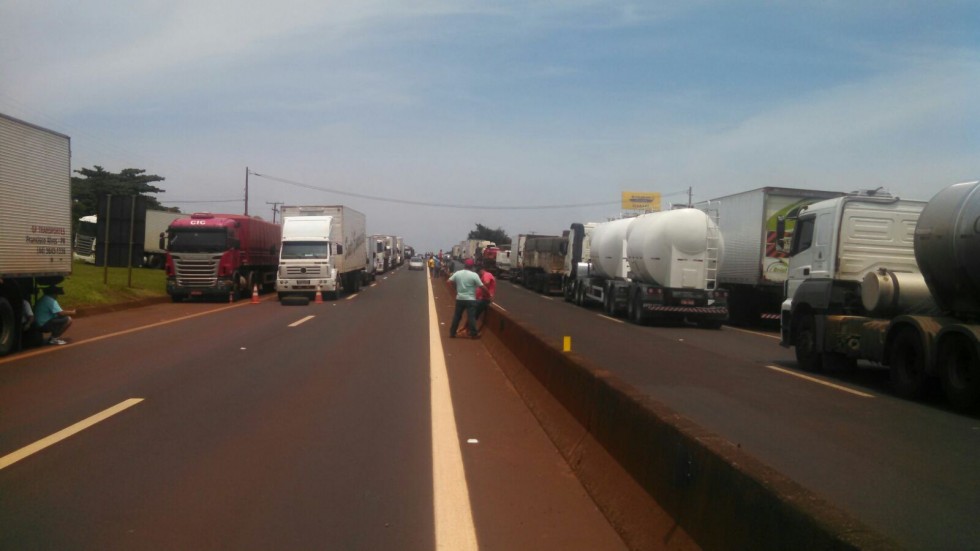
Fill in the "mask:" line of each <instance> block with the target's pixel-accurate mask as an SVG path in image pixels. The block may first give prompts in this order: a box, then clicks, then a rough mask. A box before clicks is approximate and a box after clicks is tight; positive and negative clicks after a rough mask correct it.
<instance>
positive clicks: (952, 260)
mask: <svg viewBox="0 0 980 551" xmlns="http://www.w3.org/2000/svg"><path fill="white" fill-rule="evenodd" d="M821 215H823V216H821ZM800 222H802V223H803V225H802V226H800V225H798V226H797V231H796V233H795V234H794V236H793V244H792V247H791V250H790V254H791V256H790V271H789V274H790V275H789V280H788V282H787V283H788V285H787V297H789V298H788V299H787V300H786V301H785V302H784V303H783V309H782V327H781V344H783V346H792V347H794V349H795V352H796V358H797V363H798V364H799V365H800V367H802V368H803V369H807V370H817V369H821V368H824V367H827V366H841V365H843V366H848V367H851V366H855V365H857V363H856V362H857V360H867V361H870V362H873V363H876V364H881V365H886V366H888V367H889V371H890V375H891V381H892V386H893V388H894V391H895V393H896V394H898V395H899V396H902V397H905V398H913V399H914V398H922V397H925V396H926V395H927V394H928V392H929V390H930V389H931V388H933V387H934V386H935V384H936V382H937V381H938V382H941V384H942V388H943V390H944V391H945V394H946V397H947V399H948V400H949V402H950V403H951V404H952V405H953V406H954V407H956V408H958V409H973V408H975V407H976V406H977V405H980V365H978V363H980V362H978V343H980V325H978V318H980V242H978V241H977V239H978V237H980V182H968V183H963V184H956V185H953V186H950V187H948V188H946V189H944V190H942V191H940V192H939V193H938V194H936V195H935V196H934V197H933V198H932V199H931V200H930V201H929V202H928V203H923V202H921V201H906V200H900V199H898V198H894V197H891V196H888V195H885V196H882V195H881V194H858V195H853V196H847V197H842V198H839V199H833V200H830V201H823V202H821V203H817V204H814V205H811V206H810V207H807V208H806V209H805V210H804V211H802V212H801V213H800ZM798 224H799V223H798ZM819 235H826V236H828V237H829V239H825V240H820V239H814V238H813V236H819Z"/></svg>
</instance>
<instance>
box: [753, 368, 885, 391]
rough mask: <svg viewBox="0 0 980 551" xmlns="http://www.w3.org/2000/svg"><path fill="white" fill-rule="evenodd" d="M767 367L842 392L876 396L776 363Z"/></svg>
mask: <svg viewBox="0 0 980 551" xmlns="http://www.w3.org/2000/svg"><path fill="white" fill-rule="evenodd" d="M766 367H767V368H768V369H772V370H773V371H778V372H780V373H785V374H787V375H792V376H794V377H799V378H800V379H805V380H807V381H810V382H811V383H817V384H818V385H823V386H829V387H830V388H833V389H836V390H840V391H842V392H847V393H848V394H853V395H855V396H860V397H862V398H874V394H867V393H865V392H860V391H857V390H854V389H850V388H847V387H846V386H841V385H835V384H834V383H828V382H827V381H821V380H820V379H817V378H815V377H809V376H807V375H804V374H802V373H797V372H795V371H790V370H788V369H783V368H781V367H776V366H774V365H767V366H766Z"/></svg>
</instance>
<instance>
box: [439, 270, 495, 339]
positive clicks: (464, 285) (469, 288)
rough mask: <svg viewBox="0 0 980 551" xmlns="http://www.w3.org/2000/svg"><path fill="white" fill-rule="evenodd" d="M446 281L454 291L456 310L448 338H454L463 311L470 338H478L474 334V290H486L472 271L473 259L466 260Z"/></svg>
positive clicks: (475, 333)
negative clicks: (460, 268) (461, 267)
mask: <svg viewBox="0 0 980 551" xmlns="http://www.w3.org/2000/svg"><path fill="white" fill-rule="evenodd" d="M448 281H449V283H450V285H452V286H453V287H454V288H455V289H456V310H455V311H454V312H453V322H452V324H451V325H450V326H449V338H455V337H456V330H457V329H459V322H460V319H461V318H462V317H463V311H464V310H465V311H466V323H467V326H468V328H469V332H470V338H471V339H475V338H477V337H479V334H477V332H476V290H477V289H483V290H486V286H484V285H483V281H481V280H480V276H478V275H477V274H476V272H474V271H473V259H472V258H467V259H466V263H465V266H464V267H463V269H462V270H458V271H456V272H454V273H453V275H451V276H449V280H448Z"/></svg>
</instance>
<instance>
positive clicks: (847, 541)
mask: <svg viewBox="0 0 980 551" xmlns="http://www.w3.org/2000/svg"><path fill="white" fill-rule="evenodd" d="M487 315H488V318H487V324H486V328H485V338H484V341H485V344H486V346H487V348H488V349H489V351H490V353H491V354H493V356H494V357H495V359H496V360H497V361H498V364H500V365H501V367H502V369H504V371H505V372H506V373H507V375H508V376H509V377H510V378H511V380H512V381H513V383H514V386H515V388H517V390H518V392H519V393H521V395H522V396H523V397H524V399H525V401H526V402H527V403H528V406H529V407H530V409H531V411H532V412H534V414H535V415H536V416H537V417H538V419H539V421H540V422H541V425H542V427H544V429H545V431H547V432H548V434H549V436H550V437H551V439H552V440H553V441H554V442H555V445H556V446H557V447H558V449H559V450H560V451H561V453H562V454H563V455H564V456H565V459H566V460H567V461H568V463H569V465H570V466H571V467H572V468H573V469H574V470H575V471H576V473H577V475H578V476H579V478H580V480H581V481H582V483H583V485H584V486H585V487H586V489H587V490H588V491H589V493H590V494H591V495H592V497H593V499H594V500H595V501H596V503H597V505H598V506H599V507H600V508H601V509H602V510H603V512H604V513H605V514H606V516H607V518H609V520H610V522H612V523H613V525H614V526H615V527H616V529H617V530H618V531H619V532H620V534H621V535H622V536H623V538H624V540H625V541H626V543H627V544H628V545H629V546H630V547H631V548H634V549H692V548H703V549H746V550H774V551H775V550H785V549H793V550H810V549H812V550H818V549H819V550H823V549H896V548H898V547H899V546H898V545H897V544H896V543H895V542H893V541H891V540H888V539H887V538H885V537H884V536H882V535H880V534H878V533H877V532H874V531H873V530H871V529H870V528H868V527H867V526H865V525H863V524H862V523H860V522H858V521H857V520H856V519H854V518H852V517H850V516H849V515H847V514H845V513H844V512H843V511H841V510H840V509H838V508H836V507H834V506H833V505H832V504H830V503H828V502H826V501H823V500H821V499H820V498H818V497H817V496H815V495H814V494H813V493H812V492H810V491H808V490H806V489H805V488H803V487H802V486H800V485H799V484H797V483H795V482H793V481H792V480H790V479H789V478H787V477H786V476H784V475H782V474H780V473H778V472H776V471H774V470H773V469H771V468H769V467H768V466H766V465H765V464H763V463H761V462H760V461H758V460H757V459H755V458H753V457H752V456H750V455H748V454H746V453H745V452H743V451H741V450H740V449H739V448H738V447H736V446H735V445H733V444H732V443H730V442H728V441H727V440H725V439H724V438H721V437H719V436H717V435H715V434H712V433H710V432H708V431H707V430H705V429H703V428H701V427H700V426H698V425H697V424H695V423H694V422H693V421H691V420H689V419H687V418H685V417H683V416H681V415H679V414H677V413H675V412H673V411H672V410H670V409H669V408H667V407H666V406H664V405H663V404H660V403H658V402H656V401H654V400H653V399H651V398H650V397H648V396H645V395H643V394H642V393H640V392H639V391H637V390H636V389H634V388H633V387H631V386H630V385H628V384H626V383H625V382H624V381H622V380H620V379H618V378H617V377H616V376H615V375H613V374H612V373H610V372H608V371H606V370H604V369H601V368H599V367H598V366H596V365H594V364H592V363H590V362H589V361H588V360H586V359H585V358H582V357H580V356H577V355H576V354H574V353H572V352H562V351H561V349H560V348H559V347H558V346H557V344H556V345H555V346H552V345H550V344H548V343H547V342H546V341H545V340H544V339H543V338H541V337H540V336H538V335H537V334H535V333H534V331H532V330H530V329H529V328H528V327H526V326H525V325H524V324H522V323H520V320H518V319H514V317H513V316H511V315H509V314H506V313H504V312H502V311H500V310H499V309H496V308H491V309H490V310H489V311H488V314H487Z"/></svg>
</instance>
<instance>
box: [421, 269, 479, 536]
mask: <svg viewBox="0 0 980 551" xmlns="http://www.w3.org/2000/svg"><path fill="white" fill-rule="evenodd" d="M426 288H427V289H428V295H429V380H430V381H431V383H430V384H431V388H430V390H429V396H430V410H431V411H430V415H429V416H430V417H431V419H432V495H433V516H434V517H435V519H434V520H435V528H436V549H447V550H457V549H459V550H470V549H479V546H478V545H477V542H476V528H475V527H474V525H473V512H472V511H471V510H470V492H469V489H468V488H467V486H466V471H465V469H464V467H463V452H462V451H461V450H460V438H459V434H458V433H457V432H456V415H455V413H454V412H453V400H452V396H451V395H450V390H449V373H448V371H447V370H446V356H445V353H444V352H443V349H442V334H441V333H440V332H439V324H438V319H437V317H436V302H435V298H434V296H433V294H432V281H431V280H428V283H427V284H426Z"/></svg>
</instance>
